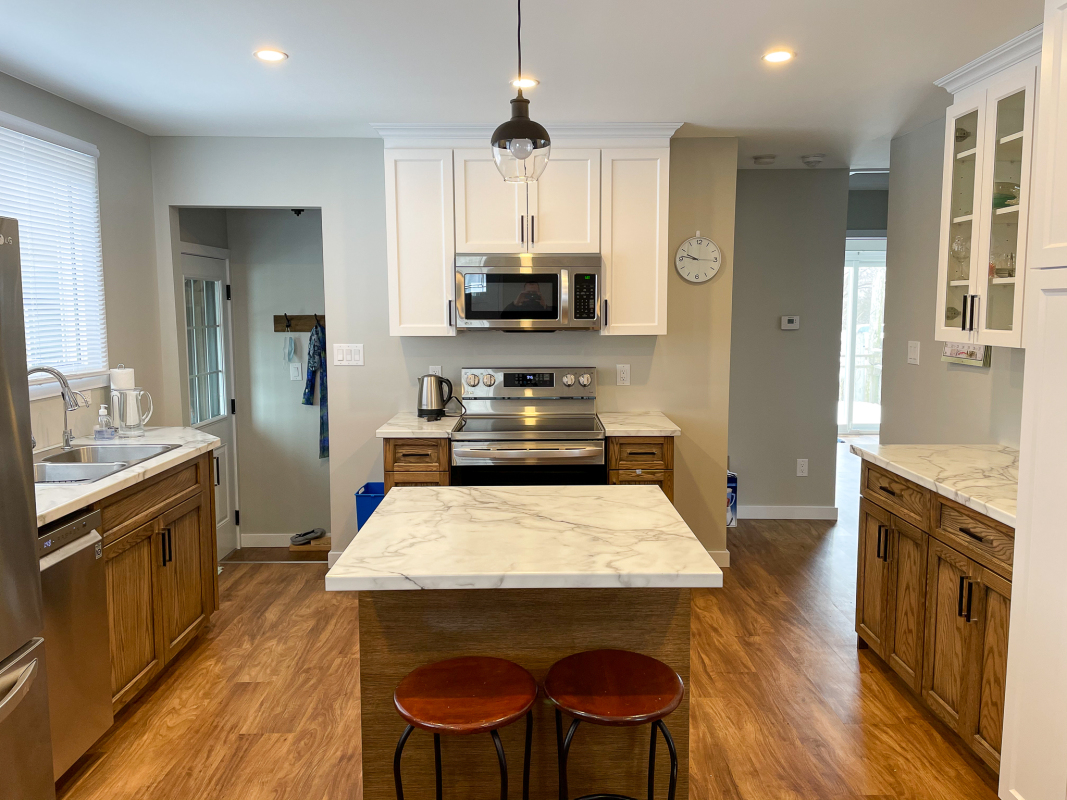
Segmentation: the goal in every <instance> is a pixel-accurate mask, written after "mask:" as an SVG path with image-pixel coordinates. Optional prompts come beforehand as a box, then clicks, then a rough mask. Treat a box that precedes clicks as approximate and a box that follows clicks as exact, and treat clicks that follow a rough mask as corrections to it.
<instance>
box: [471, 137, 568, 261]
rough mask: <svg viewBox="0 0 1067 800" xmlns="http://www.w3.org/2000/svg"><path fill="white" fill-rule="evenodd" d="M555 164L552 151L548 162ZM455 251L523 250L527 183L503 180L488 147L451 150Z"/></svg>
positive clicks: (500, 251)
mask: <svg viewBox="0 0 1067 800" xmlns="http://www.w3.org/2000/svg"><path fill="white" fill-rule="evenodd" d="M550 163H551V164H552V165H553V166H555V163H556V160H555V154H554V153H553V157H552V160H551V162H550ZM453 165H454V169H455V184H456V252H457V253H524V252H526V250H527V247H526V236H527V228H526V225H527V223H526V220H525V217H526V186H527V185H526V184H524V183H506V182H505V181H504V180H503V179H502V178H501V177H500V172H499V171H498V170H497V168H496V162H494V161H493V154H492V152H491V151H490V148H489V147H488V146H487V147H479V148H476V149H460V150H455V151H453Z"/></svg>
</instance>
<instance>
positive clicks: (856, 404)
mask: <svg viewBox="0 0 1067 800" xmlns="http://www.w3.org/2000/svg"><path fill="white" fill-rule="evenodd" d="M885 253H886V239H885V238H884V237H877V238H863V239H852V238H850V239H846V240H845V280H844V290H843V296H842V304H841V305H842V312H841V369H840V377H839V381H838V384H839V387H838V397H837V432H838V433H839V434H850V433H867V434H872V433H878V429H879V426H880V424H881V420H882V336H883V332H884V326H885Z"/></svg>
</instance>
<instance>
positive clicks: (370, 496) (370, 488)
mask: <svg viewBox="0 0 1067 800" xmlns="http://www.w3.org/2000/svg"><path fill="white" fill-rule="evenodd" d="M384 499H385V484H384V483H378V482H376V481H371V482H370V483H365V484H363V485H362V486H360V487H359V491H357V492H356V530H357V531H358V530H359V529H360V528H362V527H363V526H364V525H366V524H367V520H368V519H370V515H371V514H373V513H374V509H376V508H377V507H378V506H379V504H381V502H382V500H384Z"/></svg>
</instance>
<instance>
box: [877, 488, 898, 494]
mask: <svg viewBox="0 0 1067 800" xmlns="http://www.w3.org/2000/svg"><path fill="white" fill-rule="evenodd" d="M878 490H879V491H881V492H885V493H886V494H887V495H889V496H890V497H896V496H897V493H896V492H894V491H893V490H892V489H890V488H889V487H888V486H879V487H878Z"/></svg>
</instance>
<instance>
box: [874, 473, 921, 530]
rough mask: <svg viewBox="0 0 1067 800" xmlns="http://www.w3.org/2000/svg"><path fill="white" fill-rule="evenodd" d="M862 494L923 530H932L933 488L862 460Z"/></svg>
mask: <svg viewBox="0 0 1067 800" xmlns="http://www.w3.org/2000/svg"><path fill="white" fill-rule="evenodd" d="M861 494H862V495H863V496H864V497H866V498H867V499H869V500H870V501H871V502H873V503H877V504H878V505H880V506H881V507H882V508H884V509H886V510H888V511H891V512H892V513H894V514H896V515H897V516H898V517H900V518H901V519H905V520H907V521H908V522H910V523H911V524H912V525H914V526H916V527H917V528H920V529H922V530H929V528H928V524H929V520H930V502H931V498H932V497H933V494H932V492H930V491H929V490H928V489H924V488H923V487H922V486H919V485H917V484H914V483H912V482H911V481H909V480H908V479H907V478H902V477H900V476H899V475H894V474H893V473H892V472H888V471H887V470H884V469H881V468H880V467H876V466H875V465H874V464H871V463H870V462H868V461H864V462H863V484H862V489H861Z"/></svg>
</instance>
